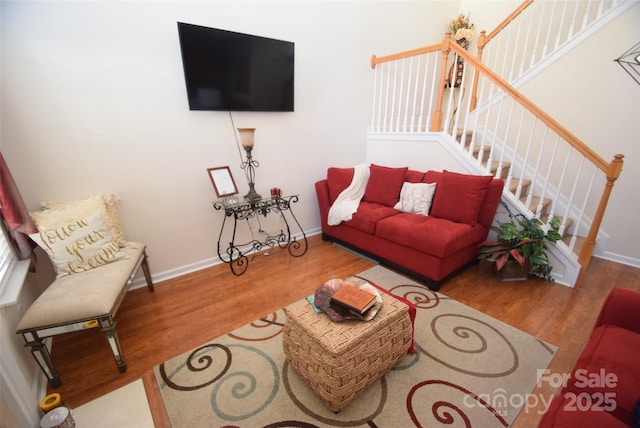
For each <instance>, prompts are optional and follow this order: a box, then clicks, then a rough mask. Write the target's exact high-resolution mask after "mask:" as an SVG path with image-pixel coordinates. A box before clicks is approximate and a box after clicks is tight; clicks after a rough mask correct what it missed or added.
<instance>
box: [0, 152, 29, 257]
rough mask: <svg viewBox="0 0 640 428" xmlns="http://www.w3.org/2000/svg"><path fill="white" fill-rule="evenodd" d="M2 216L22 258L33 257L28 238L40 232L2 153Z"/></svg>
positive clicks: (0, 205) (0, 173)
mask: <svg viewBox="0 0 640 428" xmlns="http://www.w3.org/2000/svg"><path fill="white" fill-rule="evenodd" d="M0 214H1V215H2V218H3V219H4V220H5V221H6V223H7V225H8V226H9V232H10V233H11V236H12V238H13V239H14V244H15V245H16V249H17V250H18V253H19V254H20V256H21V257H22V258H27V257H29V256H30V255H31V250H32V248H33V247H32V244H31V240H30V239H29V238H28V237H27V236H26V235H29V234H31V233H35V232H37V231H38V229H37V228H36V225H35V224H34V222H33V220H31V216H30V215H29V210H27V206H26V205H25V203H24V200H23V199H22V196H21V195H20V191H19V190H18V186H16V183H15V181H14V180H13V176H12V175H11V171H9V167H8V166H7V163H6V162H5V160H4V156H2V152H0Z"/></svg>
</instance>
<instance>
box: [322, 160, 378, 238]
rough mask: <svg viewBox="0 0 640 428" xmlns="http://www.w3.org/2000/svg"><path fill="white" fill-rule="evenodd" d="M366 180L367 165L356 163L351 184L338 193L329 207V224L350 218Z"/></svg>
mask: <svg viewBox="0 0 640 428" xmlns="http://www.w3.org/2000/svg"><path fill="white" fill-rule="evenodd" d="M367 181H369V167H368V166H367V165H365V164H364V163H361V164H359V165H356V166H355V167H354V171H353V180H351V184H349V186H348V187H347V188H346V189H344V190H343V191H342V193H340V194H339V195H338V197H337V198H336V200H335V202H334V203H333V205H331V208H329V215H328V217H327V223H328V224H329V226H336V225H338V224H340V223H341V222H343V221H345V220H346V221H348V220H351V217H352V216H353V214H354V213H355V212H356V211H358V205H360V200H361V199H362V197H363V196H364V191H365V189H366V187H367Z"/></svg>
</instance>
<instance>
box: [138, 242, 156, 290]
mask: <svg viewBox="0 0 640 428" xmlns="http://www.w3.org/2000/svg"><path fill="white" fill-rule="evenodd" d="M141 266H142V272H143V273H144V279H145V280H146V281H147V288H148V289H149V291H151V292H152V291H153V290H154V288H153V281H151V272H149V262H148V261H147V251H146V250H145V251H144V259H143V260H142V265H141Z"/></svg>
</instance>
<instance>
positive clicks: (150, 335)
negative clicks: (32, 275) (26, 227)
mask: <svg viewBox="0 0 640 428" xmlns="http://www.w3.org/2000/svg"><path fill="white" fill-rule="evenodd" d="M149 263H150V266H151V271H152V272H153V254H150V258H149ZM371 266H373V263H371V262H370V261H368V260H366V259H364V258H361V257H358V256H356V255H354V254H353V253H350V252H348V251H345V250H343V249H342V248H339V247H336V246H334V245H332V244H331V243H328V242H323V241H322V240H321V239H320V237H319V235H317V236H313V237H311V238H310V239H309V250H308V252H307V254H306V255H305V256H303V257H300V258H294V257H291V256H290V255H289V254H288V253H287V252H286V251H282V250H280V249H276V250H271V251H270V254H269V255H257V256H255V258H254V259H252V260H251V261H250V263H249V269H248V271H247V272H246V273H245V274H244V275H242V276H240V277H236V276H234V275H232V274H231V273H230V271H229V267H228V266H227V265H225V264H222V265H218V266H214V267H211V268H207V269H204V270H201V271H198V272H195V273H192V274H189V275H185V276H183V277H180V278H175V279H172V280H168V281H164V282H160V283H157V284H156V291H155V292H154V293H149V292H148V291H147V289H146V288H141V289H137V290H133V291H130V292H129V293H128V296H127V297H126V298H125V300H124V302H123V304H122V306H121V308H120V310H119V312H118V314H117V317H116V319H117V323H118V324H117V328H118V334H119V337H120V341H121V344H122V348H123V350H124V354H125V356H126V360H127V368H128V369H127V372H126V373H124V374H120V373H119V372H118V370H117V369H116V366H115V363H114V362H113V359H112V357H111V353H110V352H109V350H108V348H107V345H106V343H105V339H104V336H103V335H102V334H101V333H99V332H97V331H95V330H89V331H80V332H75V333H70V334H67V335H63V336H58V337H56V338H55V339H54V342H53V360H54V362H55V364H56V366H57V368H58V370H59V373H60V377H61V379H62V386H61V387H60V388H57V389H55V390H51V391H50V392H59V393H61V394H62V397H63V400H64V401H65V402H66V403H67V404H68V405H70V406H71V407H72V408H73V407H77V406H80V405H82V404H84V403H86V402H88V401H90V400H93V399H95V398H97V397H99V396H101V395H103V394H105V393H107V392H109V391H112V390H114V389H116V388H119V387H121V386H123V385H126V384H128V383H130V382H132V381H134V380H136V379H139V378H142V379H143V381H144V384H145V387H146V389H147V394H148V396H149V401H150V404H151V409H152V413H153V415H154V420H155V422H156V426H157V427H165V426H169V423H168V420H167V418H166V414H165V413H164V408H163V406H162V401H161V399H160V397H159V392H158V389H157V386H156V383H155V380H154V377H153V373H152V368H153V367H154V366H155V365H158V364H159V363H161V362H163V361H165V360H168V359H170V358H172V357H174V356H177V355H179V354H181V353H183V352H186V351H188V350H190V349H192V348H195V347H196V346H198V345H201V344H202V343H204V342H206V341H208V340H210V339H213V338H215V337H217V336H220V335H222V334H225V333H227V332H229V331H231V330H233V329H235V328H237V327H240V326H242V325H244V324H246V323H248V322H251V321H253V320H255V319H257V318H259V317H261V316H263V315H266V314H268V313H271V312H273V311H275V310H277V309H279V308H281V307H283V306H285V305H287V304H289V303H292V302H294V301H296V300H299V299H301V298H303V297H305V296H307V295H309V294H311V293H313V291H314V290H315V289H316V288H317V287H319V286H320V285H322V283H323V282H324V281H326V280H327V279H331V278H344V277H348V276H350V275H353V274H357V273H359V272H361V271H363V270H365V269H368V268H369V267H371ZM614 286H621V287H626V288H632V289H636V290H640V269H636V268H632V267H629V266H625V265H621V264H618V263H612V262H607V261H604V260H601V259H594V260H593V261H592V263H591V266H590V267H589V270H588V272H587V275H586V280H585V283H584V285H583V286H582V287H581V288H580V289H571V288H568V287H565V286H562V285H559V284H552V283H547V282H544V281H540V280H530V281H526V282H500V281H497V280H496V279H495V274H494V273H493V270H492V265H490V264H485V263H482V264H479V265H476V266H472V267H471V268H469V269H467V270H465V271H464V272H462V273H461V274H459V275H457V276H456V277H454V278H452V279H451V280H449V281H448V282H446V283H445V284H444V285H443V287H442V289H441V290H440V292H441V293H443V294H446V295H447V296H449V297H451V298H453V299H455V300H458V301H459V302H462V303H464V304H466V305H468V306H471V307H473V308H475V309H477V310H480V311H482V312H484V313H486V314H487V315H490V316H492V317H494V318H497V319H499V320H502V321H503V322H505V323H507V324H510V325H512V326H514V327H517V328H519V329H521V330H524V331H526V332H528V333H530V334H532V335H534V336H536V337H538V338H540V339H542V340H545V341H547V342H549V343H552V344H554V345H557V346H559V347H560V349H559V351H558V353H557V354H556V356H555V358H554V360H553V361H552V363H551V366H550V371H551V372H552V373H565V372H569V371H570V368H571V366H572V365H573V363H574V362H575V360H576V358H577V356H578V354H579V353H580V351H581V349H582V347H583V346H584V344H585V342H586V339H587V337H588V334H589V332H590V330H591V328H592V327H593V324H594V322H595V319H596V316H597V314H598V310H599V308H600V306H601V304H602V302H603V301H604V299H605V297H606V295H607V293H608V292H609V290H611V288H612V287H614ZM555 392H556V391H555V390H554V389H552V388H550V387H548V386H546V385H545V386H542V387H540V388H538V389H536V391H534V395H536V396H541V397H544V398H545V399H548V398H550V397H551V396H552V395H553V393H555ZM540 409H542V407H541V406H540V407H538V408H536V409H531V410H529V411H526V412H524V411H523V412H522V413H521V414H520V416H519V417H518V419H517V420H516V422H515V424H514V426H515V427H531V426H536V425H537V423H538V421H539V419H540V417H541V415H540V414H538V410H540Z"/></svg>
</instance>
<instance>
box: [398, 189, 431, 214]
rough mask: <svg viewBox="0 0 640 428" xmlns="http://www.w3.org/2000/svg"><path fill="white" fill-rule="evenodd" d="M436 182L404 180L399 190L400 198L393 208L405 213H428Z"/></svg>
mask: <svg viewBox="0 0 640 428" xmlns="http://www.w3.org/2000/svg"><path fill="white" fill-rule="evenodd" d="M435 192H436V183H409V182H408V181H405V182H404V183H403V184H402V190H400V200H399V201H398V203H397V204H395V206H394V207H393V208H395V209H397V210H399V211H403V212H406V213H413V214H420V215H429V210H430V209H431V202H432V201H433V195H434V193H435Z"/></svg>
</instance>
